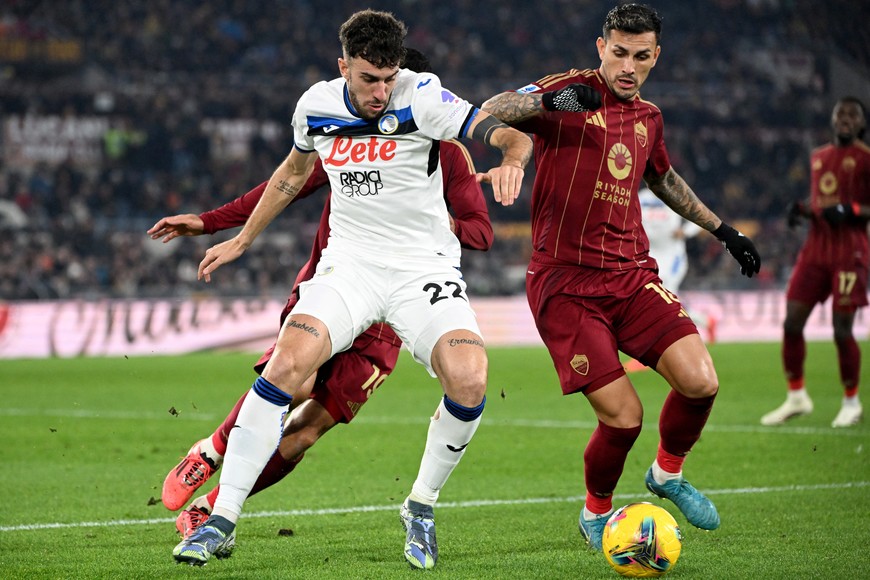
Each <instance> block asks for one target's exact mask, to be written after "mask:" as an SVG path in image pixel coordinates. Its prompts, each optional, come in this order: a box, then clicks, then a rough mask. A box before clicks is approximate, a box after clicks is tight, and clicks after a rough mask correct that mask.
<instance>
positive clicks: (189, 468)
mask: <svg viewBox="0 0 870 580" xmlns="http://www.w3.org/2000/svg"><path fill="white" fill-rule="evenodd" d="M200 443H202V441H197V442H196V443H195V444H194V446H193V447H191V448H190V451H188V452H187V455H186V456H185V457H184V459H182V460H181V461H180V462H179V464H178V465H176V466H175V468H173V470H172V471H170V472H169V473H168V474H167V475H166V479H164V480H163V493H162V494H161V496H160V497H161V499H162V500H163V505H165V506H166V507H167V508H169V509H171V510H173V511H175V510H177V509H180V508H182V507H184V504H186V503H187V501H188V500H189V499H190V498H191V497H192V496H193V494H194V492H195V491H196V490H197V489H199V487H200V486H201V485H202V484H203V483H205V482H206V481H208V478H210V477H211V476H212V475H214V472H215V471H217V468H218V465H219V463H218V462H217V461H214V460H212V459H210V458H209V457H207V456H206V455H205V454H204V453H203V452H202V451H201V449H200Z"/></svg>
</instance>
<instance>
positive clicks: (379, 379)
mask: <svg viewBox="0 0 870 580" xmlns="http://www.w3.org/2000/svg"><path fill="white" fill-rule="evenodd" d="M372 371H373V372H372V376H370V377H369V378H368V380H367V381H366V382H364V383H363V384H362V387H361V388H362V390H364V391H365V392H366V399H368V398H369V397H371V396H372V393H374V392H375V391H376V390H378V387H380V386H381V384H382V383H383V382H384V381H385V380H387V377H388V376H390V375H388V374H386V373H384V374H381V369H379V368H378V367H376V366H375V365H372Z"/></svg>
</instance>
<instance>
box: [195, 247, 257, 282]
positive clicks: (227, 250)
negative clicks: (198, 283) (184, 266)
mask: <svg viewBox="0 0 870 580" xmlns="http://www.w3.org/2000/svg"><path fill="white" fill-rule="evenodd" d="M246 249H247V247H246V246H244V245H243V244H242V243H241V242H239V240H238V237H235V238H232V239H230V240H227V241H225V242H221V243H220V244H217V245H214V246H212V247H210V248H209V249H208V250H207V251H206V252H205V258H203V259H202V262H200V263H199V269H198V270H197V271H196V279H197V280H202V279H203V278H204V279H205V281H206V282H211V274H212V272H214V271H215V270H217V269H218V268H220V267H221V266H223V265H224V264H228V263H229V262H232V261H233V260H235V259H237V258H238V257H239V256H241V255H242V254H244V253H245V250H246Z"/></svg>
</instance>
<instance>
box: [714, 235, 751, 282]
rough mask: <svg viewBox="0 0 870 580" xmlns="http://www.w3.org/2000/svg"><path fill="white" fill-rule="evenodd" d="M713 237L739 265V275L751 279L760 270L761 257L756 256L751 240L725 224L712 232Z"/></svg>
mask: <svg viewBox="0 0 870 580" xmlns="http://www.w3.org/2000/svg"><path fill="white" fill-rule="evenodd" d="M713 235H714V236H716V239H717V240H719V241H720V242H722V245H724V246H725V249H726V250H728V253H729V254H731V255H732V256H734V259H735V260H737V262H738V263H739V264H740V273H741V274H743V275H744V276H746V277H748V278H752V275H753V274H758V271H759V270H760V269H761V256H759V255H758V250H756V249H755V244H753V243H752V240H750V239H749V238H747V237H746V236H744V235H743V234H741V233H740V232H738V231H737V230H735V229H734V228H732V227H731V226H729V225H728V224H726V223H725V222H722V224H721V225H720V226H719V227H718V228H716V229H715V230H713Z"/></svg>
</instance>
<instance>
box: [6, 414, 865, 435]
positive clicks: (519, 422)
mask: <svg viewBox="0 0 870 580" xmlns="http://www.w3.org/2000/svg"><path fill="white" fill-rule="evenodd" d="M0 416H5V417H65V418H72V419H130V420H135V421H139V420H152V419H157V420H169V421H185V420H187V421H209V422H214V423H217V422H218V421H223V419H224V418H223V417H218V416H217V415H214V414H212V413H200V412H198V411H195V412H189V411H188V412H185V411H179V415H178V416H174V415H172V414H170V413H169V411H168V410H167V411H165V412H149V411H119V410H112V411H95V410H89V409H21V408H0ZM354 423H357V424H363V425H428V424H429V417H428V416H419V417H389V416H386V415H372V416H365V415H364V416H362V417H359V418H358V419H356V420H355V421H354ZM483 423H484V425H486V426H488V427H525V428H532V429H588V430H590V431H591V430H592V429H595V427H597V426H598V423H597V422H596V421H577V420H567V421H559V420H553V419H488V418H486V417H484V419H483ZM643 428H644V430H657V429H658V425H657V424H656V423H654V422H652V423H649V422H648V423H645V424H644V427H643ZM704 431H705V432H709V433H717V432H718V433H764V434H771V435H837V436H841V437H867V435H868V433H867V431H866V430H864V429H861V428H858V429H834V428H833V427H798V426H777V427H763V426H760V425H717V424H716V423H711V424H709V425H707V426H706V427H704Z"/></svg>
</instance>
